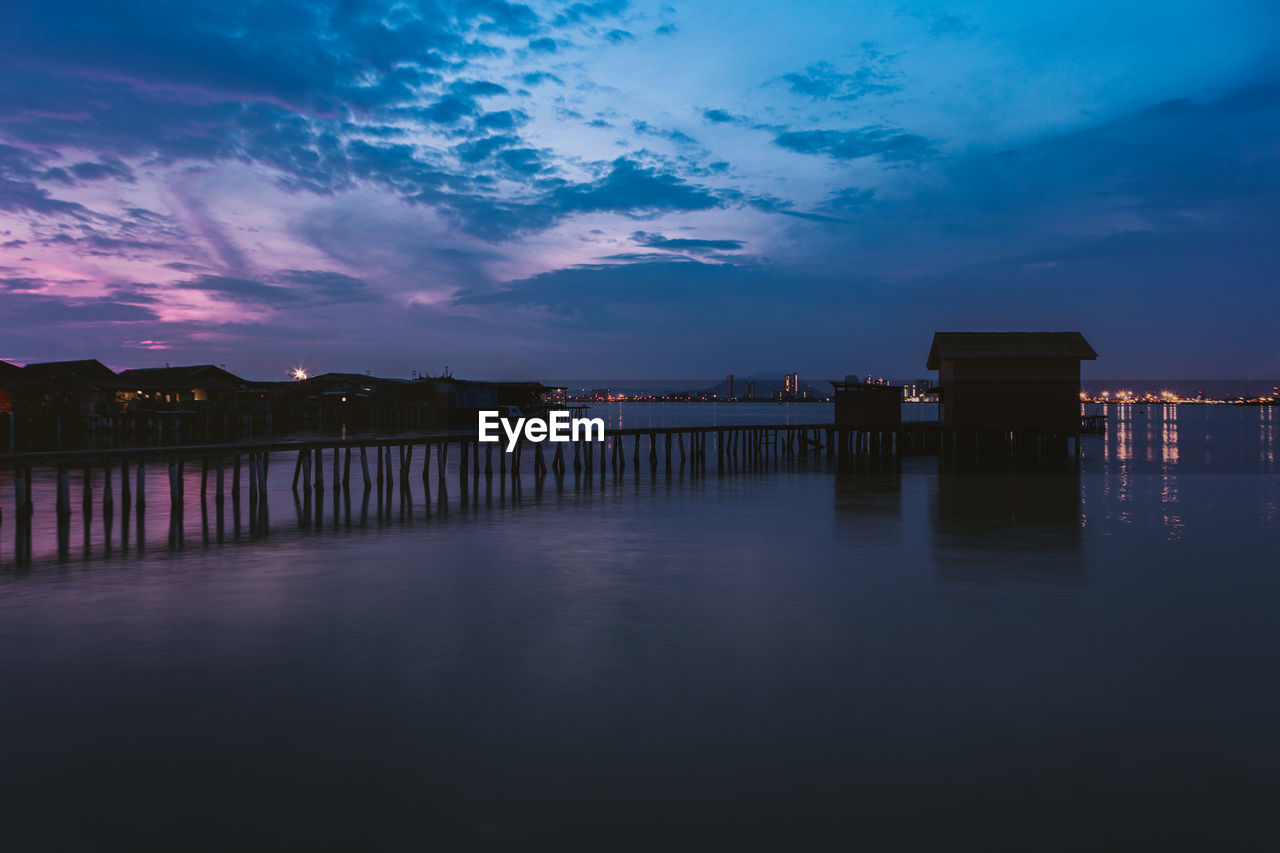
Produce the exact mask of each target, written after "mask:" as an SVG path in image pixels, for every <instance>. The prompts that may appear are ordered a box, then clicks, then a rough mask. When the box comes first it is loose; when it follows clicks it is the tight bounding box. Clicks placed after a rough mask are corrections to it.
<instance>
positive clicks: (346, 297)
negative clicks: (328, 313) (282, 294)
mask: <svg viewBox="0 0 1280 853" xmlns="http://www.w3.org/2000/svg"><path fill="white" fill-rule="evenodd" d="M274 278H275V280H276V281H280V282H287V283H289V284H292V285H298V286H300V287H301V288H302V289H303V290H304V291H306V294H307V298H308V299H309V300H310V301H311V303H312V304H322V305H328V304H346V303H351V302H373V301H376V300H377V296H376V294H375V293H374V292H373V291H372V290H371V289H370V287H369V284H368V283H367V282H366V281H364V280H363V279H359V278H354V277H352V276H349V275H345V274H343V273H339V272H332V271H328V270H280V271H279V272H277V273H276V274H275V276H274Z"/></svg>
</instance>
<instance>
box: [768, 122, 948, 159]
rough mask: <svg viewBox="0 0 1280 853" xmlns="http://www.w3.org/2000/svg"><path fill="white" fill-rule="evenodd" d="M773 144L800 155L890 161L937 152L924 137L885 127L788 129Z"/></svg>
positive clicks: (926, 156)
mask: <svg viewBox="0 0 1280 853" xmlns="http://www.w3.org/2000/svg"><path fill="white" fill-rule="evenodd" d="M773 144H774V145H777V146H779V147H780V148H786V149H787V150H789V151H795V152H797V153H799V154H825V155H826V156H828V157H834V158H835V159H837V160H856V159H859V158H861V157H879V158H880V159H881V160H884V161H886V162H897V161H907V160H915V161H919V160H926V159H928V158H930V157H932V156H933V155H934V153H935V151H934V147H933V144H932V143H931V142H930V141H929V140H928V139H926V138H924V137H923V136H919V135H917V134H914V133H903V132H901V131H898V130H892V129H889V128H884V127H866V128H862V129H861V130H795V131H788V132H786V133H783V134H781V135H780V136H778V137H777V138H776V139H774V140H773Z"/></svg>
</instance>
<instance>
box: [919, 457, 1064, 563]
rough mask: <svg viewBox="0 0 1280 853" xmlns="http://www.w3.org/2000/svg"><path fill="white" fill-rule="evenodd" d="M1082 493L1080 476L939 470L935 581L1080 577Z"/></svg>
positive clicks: (933, 533) (933, 528) (933, 535)
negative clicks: (965, 472) (955, 472)
mask: <svg viewBox="0 0 1280 853" xmlns="http://www.w3.org/2000/svg"><path fill="white" fill-rule="evenodd" d="M1080 488H1081V482H1080V476H1079V474H1075V473H1070V474H1061V473H1058V474H1031V473H1018V474H954V473H946V472H943V473H940V474H939V475H938V478H937V480H936V483H935V488H934V492H933V496H932V506H931V510H930V522H931V523H930V532H929V535H930V544H931V546H932V550H933V557H934V562H935V565H936V567H937V573H938V578H939V579H940V580H943V581H947V582H962V583H1001V582H1004V581H1009V580H1044V581H1059V582H1060V581H1076V580H1079V579H1080V578H1081V577H1082V575H1083V571H1082V567H1081V566H1082V560H1081V538H1082V531H1081V528H1082V523H1081V521H1082V517H1081V498H1080V495H1081V492H1080Z"/></svg>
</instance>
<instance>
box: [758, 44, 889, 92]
mask: <svg viewBox="0 0 1280 853" xmlns="http://www.w3.org/2000/svg"><path fill="white" fill-rule="evenodd" d="M872 53H873V54H874V61H873V62H872V63H871V64H868V65H863V66H862V67H861V68H858V69H857V70H856V71H854V72H853V73H852V74H845V73H842V72H840V71H839V70H837V69H836V67H835V66H834V65H832V64H831V63H829V62H818V63H815V64H813V65H810V66H809V67H808V68H806V69H805V70H804V71H798V72H795V73H792V74H783V75H782V78H781V79H782V82H783V83H785V84H786V86H787V88H788V89H790V90H791V91H792V92H794V93H795V94H797V95H802V96H804V97H806V98H811V99H813V100H826V99H832V100H837V101H856V100H859V99H861V98H865V97H867V96H868V95H885V94H889V93H890V92H895V91H897V90H898V88H899V86H898V85H897V84H896V83H894V82H892V80H893V74H892V72H891V71H890V70H889V69H888V67H887V60H886V59H885V58H884V57H881V56H879V55H878V54H875V52H874V51H873V52H872Z"/></svg>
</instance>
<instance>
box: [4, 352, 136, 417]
mask: <svg viewBox="0 0 1280 853" xmlns="http://www.w3.org/2000/svg"><path fill="white" fill-rule="evenodd" d="M115 380H116V374H115V372H114V371H113V370H112V369H111V368H109V367H107V366H106V365H105V364H103V363H102V362H100V361H98V360H97V359H96V358H89V359H81V360H77V361H42V362H36V363H35V364H28V365H27V366H26V367H24V368H23V369H22V376H21V379H20V381H21V382H22V384H23V386H24V387H23V391H22V394H21V398H22V399H23V401H24V402H26V403H27V404H28V405H30V406H32V407H34V408H35V409H38V410H41V411H43V412H44V413H46V414H50V415H52V416H54V417H57V418H71V419H75V418H93V417H96V416H98V415H101V414H104V413H108V412H110V411H111V409H112V407H113V405H114V403H115V393H116V384H115Z"/></svg>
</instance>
